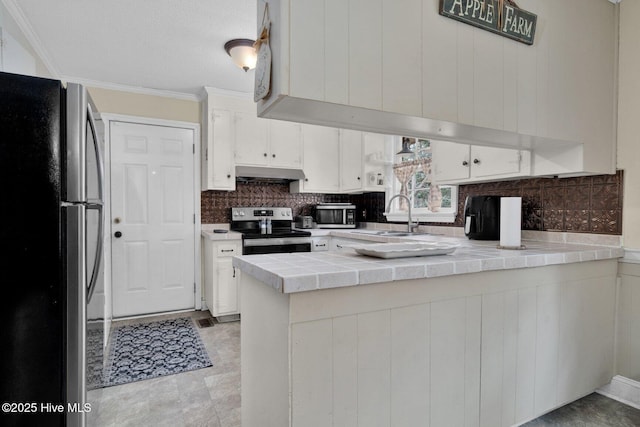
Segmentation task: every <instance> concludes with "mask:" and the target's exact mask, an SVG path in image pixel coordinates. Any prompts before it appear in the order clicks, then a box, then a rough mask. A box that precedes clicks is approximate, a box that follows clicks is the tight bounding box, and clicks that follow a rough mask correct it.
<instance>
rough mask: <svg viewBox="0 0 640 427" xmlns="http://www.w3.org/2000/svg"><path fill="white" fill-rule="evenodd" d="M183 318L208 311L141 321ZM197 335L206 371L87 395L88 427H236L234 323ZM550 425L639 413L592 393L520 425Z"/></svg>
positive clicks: (617, 420) (633, 419) (639, 419)
mask: <svg viewBox="0 0 640 427" xmlns="http://www.w3.org/2000/svg"><path fill="white" fill-rule="evenodd" d="M187 315H189V316H191V317H192V318H194V319H198V318H203V317H209V313H208V312H192V313H181V314H173V315H166V316H156V317H153V318H147V319H145V320H144V321H149V322H151V321H155V320H161V319H166V318H170V317H181V316H187ZM140 321H141V320H127V321H120V322H117V323H116V324H127V323H130V324H132V323H138V322H140ZM198 332H199V333H200V336H201V337H202V341H203V343H204V345H205V347H206V348H207V352H208V353H209V357H210V358H211V362H212V363H213V366H212V367H209V368H205V369H199V370H196V371H191V372H185V373H182V374H177V375H169V376H166V377H160V378H155V379H152V380H146V381H138V382H133V383H129V384H124V385H120V386H115V387H107V388H104V389H99V390H93V391H90V392H89V393H88V397H89V401H90V402H91V403H92V411H91V412H90V413H89V414H88V417H87V425H88V427H103V426H109V427H112V426H114V427H115V426H117V427H121V426H135V427H146V426H154V427H155V426H171V427H181V426H198V427H200V426H203V427H204V426H211V427H240V426H241V423H240V322H230V323H216V324H215V325H214V326H213V327H210V328H198ZM550 426H553V427H634V426H640V410H638V409H635V408H632V407H630V406H627V405H624V404H622V403H620V402H617V401H615V400H612V399H609V398H607V397H604V396H602V395H599V394H596V393H593V394H590V395H588V396H586V397H584V398H582V399H580V400H578V401H576V402H573V403H571V404H569V405H566V406H563V407H562V408H559V409H557V410H555V411H553V412H550V413H548V414H546V415H543V416H542V417H540V418H537V419H535V420H533V421H531V422H529V423H527V424H524V425H523V427H550Z"/></svg>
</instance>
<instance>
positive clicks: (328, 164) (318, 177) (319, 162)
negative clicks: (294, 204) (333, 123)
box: [291, 125, 340, 193]
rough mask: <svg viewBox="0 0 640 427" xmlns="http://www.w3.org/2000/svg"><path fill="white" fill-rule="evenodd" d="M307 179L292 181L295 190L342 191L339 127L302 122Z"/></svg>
mask: <svg viewBox="0 0 640 427" xmlns="http://www.w3.org/2000/svg"><path fill="white" fill-rule="evenodd" d="M302 152H303V159H302V161H303V170H304V174H305V179H304V180H300V181H294V182H292V183H291V192H292V193H339V192H340V132H339V131H338V129H335V128H330V127H324V126H315V125H303V126H302Z"/></svg>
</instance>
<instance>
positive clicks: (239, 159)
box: [234, 112, 270, 166]
mask: <svg viewBox="0 0 640 427" xmlns="http://www.w3.org/2000/svg"><path fill="white" fill-rule="evenodd" d="M234 131H235V144H236V147H235V148H236V149H235V154H236V155H235V159H236V164H239V165H260V166H266V165H267V164H268V163H269V157H270V155H269V149H268V147H267V120H266V119H261V118H258V117H256V114H255V113H245V112H238V113H235V114H234Z"/></svg>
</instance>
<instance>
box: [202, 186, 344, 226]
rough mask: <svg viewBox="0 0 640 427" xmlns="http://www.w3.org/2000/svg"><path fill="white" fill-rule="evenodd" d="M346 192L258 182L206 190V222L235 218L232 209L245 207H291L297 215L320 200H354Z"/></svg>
mask: <svg viewBox="0 0 640 427" xmlns="http://www.w3.org/2000/svg"><path fill="white" fill-rule="evenodd" d="M350 197H351V196H349V195H346V194H315V193H305V194H296V193H289V185H288V184H280V183H270V182H254V183H240V182H238V183H237V184H236V191H203V192H202V193H201V195H200V203H201V217H202V223H203V224H219V223H226V222H230V221H231V208H232V207H240V206H242V207H244V206H249V207H251V206H256V207H258V206H265V207H289V208H291V209H292V210H293V216H294V217H295V216H298V215H309V214H311V207H312V206H314V205H316V204H318V203H339V202H343V203H346V202H350V201H351V200H350Z"/></svg>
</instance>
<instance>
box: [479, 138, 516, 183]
mask: <svg viewBox="0 0 640 427" xmlns="http://www.w3.org/2000/svg"><path fill="white" fill-rule="evenodd" d="M521 158H522V156H521V153H520V150H511V149H508V148H495V147H480V146H475V145H472V146H471V178H490V177H506V176H518V175H519V174H520V172H521V171H520V162H521Z"/></svg>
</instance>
